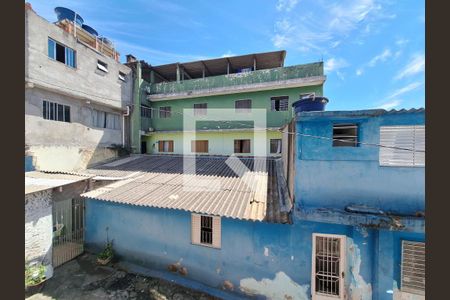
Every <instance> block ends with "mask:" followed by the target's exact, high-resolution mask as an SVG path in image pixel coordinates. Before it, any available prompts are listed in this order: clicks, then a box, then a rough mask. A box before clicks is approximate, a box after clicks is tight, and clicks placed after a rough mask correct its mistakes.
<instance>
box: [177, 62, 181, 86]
mask: <svg viewBox="0 0 450 300" xmlns="http://www.w3.org/2000/svg"><path fill="white" fill-rule="evenodd" d="M180 75H181V74H180V65H177V82H180Z"/></svg>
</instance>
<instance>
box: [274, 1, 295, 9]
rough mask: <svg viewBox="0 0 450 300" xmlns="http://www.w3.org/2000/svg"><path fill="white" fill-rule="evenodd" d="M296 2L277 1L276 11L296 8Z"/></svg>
mask: <svg viewBox="0 0 450 300" xmlns="http://www.w3.org/2000/svg"><path fill="white" fill-rule="evenodd" d="M297 3H298V0H278V2H277V6H276V7H277V10H278V11H291V10H292V9H294V8H295V7H296V6H297Z"/></svg>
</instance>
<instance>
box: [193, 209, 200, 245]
mask: <svg viewBox="0 0 450 300" xmlns="http://www.w3.org/2000/svg"><path fill="white" fill-rule="evenodd" d="M191 242H192V244H200V215H197V214H191Z"/></svg>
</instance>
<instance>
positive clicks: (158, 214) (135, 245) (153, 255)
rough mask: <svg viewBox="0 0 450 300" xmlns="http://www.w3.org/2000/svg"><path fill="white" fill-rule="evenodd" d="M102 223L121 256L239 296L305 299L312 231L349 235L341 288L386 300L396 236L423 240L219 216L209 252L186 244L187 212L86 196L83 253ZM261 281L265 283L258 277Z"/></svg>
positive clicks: (395, 275) (97, 240)
mask: <svg viewBox="0 0 450 300" xmlns="http://www.w3.org/2000/svg"><path fill="white" fill-rule="evenodd" d="M106 228H108V236H109V239H113V240H114V242H113V243H114V249H115V252H116V254H117V255H118V256H119V257H120V258H121V259H123V260H125V261H129V262H131V263H135V264H138V265H141V266H145V267H147V268H150V269H155V270H161V271H167V270H168V266H169V265H171V264H174V263H179V264H180V266H183V267H185V268H186V269H187V275H185V276H186V277H187V278H189V279H192V280H194V281H199V282H202V283H205V284H207V285H209V286H211V287H217V288H221V287H222V285H223V283H224V281H225V280H228V281H230V282H231V283H233V285H234V291H235V292H237V293H243V292H245V293H247V294H263V295H265V296H272V297H273V296H274V295H275V296H276V297H278V296H279V297H283V296H284V295H283V294H282V293H284V294H286V295H291V296H293V299H309V298H310V293H311V291H310V284H311V263H312V262H311V257H312V253H311V251H312V234H313V233H330V234H342V235H346V236H347V237H348V239H347V249H348V251H347V270H346V274H348V275H347V276H346V277H345V278H346V286H347V287H348V288H349V289H350V293H351V294H355V295H356V294H361V295H365V296H364V297H363V298H362V299H372V298H370V295H371V291H372V290H373V291H374V299H392V294H390V291H392V289H393V285H394V280H395V281H396V282H399V279H400V269H399V268H400V266H399V264H398V260H397V259H393V258H395V257H396V254H395V253H396V251H397V250H398V249H399V247H400V245H401V244H400V243H401V241H400V240H401V238H403V237H408V238H410V237H413V238H414V239H417V240H420V239H423V234H416V233H401V232H393V231H386V232H385V231H383V230H381V231H380V230H376V229H365V228H362V227H356V226H349V225H337V224H327V223H321V222H310V221H301V220H299V219H298V218H294V224H293V225H282V224H268V223H261V222H249V221H240V220H234V219H229V218H222V248H221V249H213V248H208V247H203V246H198V245H193V244H191V232H190V231H191V215H190V213H189V212H186V211H179V210H170V209H159V208H150V207H140V206H132V205H124V204H118V203H112V202H105V201H97V200H93V199H88V200H87V201H86V247H87V249H88V250H90V251H93V252H97V251H99V250H100V249H101V248H102V247H103V246H104V243H105V242H106ZM377 245H379V249H377ZM375 262H377V263H375ZM378 268H383V270H379V271H378V270H377V269H378ZM167 272H168V271H167ZM390 274H392V276H390ZM179 276H183V275H179ZM264 278H266V279H268V280H266V281H263V282H261V280H262V279H264ZM241 280H243V281H242V282H241ZM369 284H370V286H369ZM240 288H243V289H244V291H242V290H240ZM277 289H278V290H277ZM269 290H270V292H269ZM271 293H272V294H271ZM376 294H378V295H376ZM283 298H284V297H283Z"/></svg>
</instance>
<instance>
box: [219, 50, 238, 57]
mask: <svg viewBox="0 0 450 300" xmlns="http://www.w3.org/2000/svg"><path fill="white" fill-rule="evenodd" d="M231 56H236V54H235V53H233V52H231V51H230V50H228V51H227V52H226V53H224V54H222V56H221V57H231Z"/></svg>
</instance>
